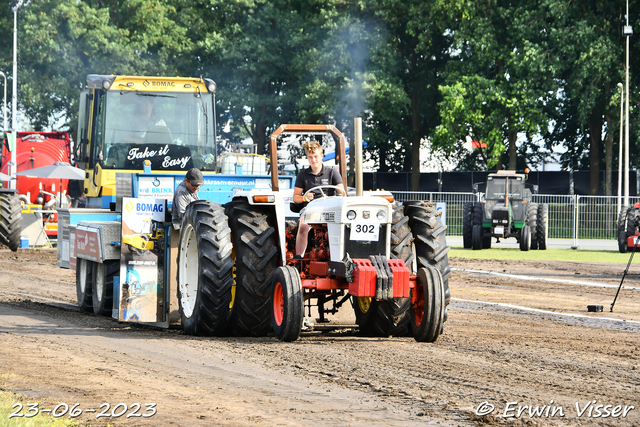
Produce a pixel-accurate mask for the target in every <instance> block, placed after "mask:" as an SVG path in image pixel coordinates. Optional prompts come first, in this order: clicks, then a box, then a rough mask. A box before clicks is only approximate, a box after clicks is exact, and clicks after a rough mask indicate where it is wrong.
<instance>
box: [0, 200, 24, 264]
mask: <svg viewBox="0 0 640 427" xmlns="http://www.w3.org/2000/svg"><path fill="white" fill-rule="evenodd" d="M21 233H22V206H21V205H20V199H19V198H18V195H17V194H13V193H0V243H2V244H3V245H5V246H8V247H9V249H11V250H12V251H13V252H16V251H17V250H18V248H19V247H20V234H21Z"/></svg>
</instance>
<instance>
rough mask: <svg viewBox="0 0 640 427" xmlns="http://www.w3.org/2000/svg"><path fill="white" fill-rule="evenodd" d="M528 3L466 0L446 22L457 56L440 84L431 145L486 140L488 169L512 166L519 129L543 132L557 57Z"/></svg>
mask: <svg viewBox="0 0 640 427" xmlns="http://www.w3.org/2000/svg"><path fill="white" fill-rule="evenodd" d="M534 3H536V2H519V3H518V4H517V5H512V4H510V2H502V1H495V0H492V1H489V2H486V1H483V2H475V1H472V2H469V3H468V5H467V7H466V8H465V9H463V10H462V13H461V14H460V19H459V20H458V21H457V22H456V25H455V26H454V27H453V28H452V31H453V33H454V34H455V36H454V37H455V43H454V46H453V47H452V49H451V55H452V57H453V58H455V59H456V61H455V62H453V61H452V62H450V63H449V68H448V69H447V77H446V82H447V83H446V84H445V85H443V86H442V87H441V88H440V90H441V92H442V94H443V101H442V102H441V103H440V115H441V118H442V124H441V125H440V126H439V127H438V130H437V132H436V144H437V145H438V146H440V147H442V148H443V149H445V150H448V151H450V152H451V151H455V150H460V149H461V146H462V144H463V141H464V140H465V139H466V137H468V136H470V137H471V138H472V139H473V140H477V141H481V142H484V143H486V144H487V149H486V150H485V151H484V152H482V155H483V156H484V158H486V168H488V169H493V168H495V169H502V168H503V164H504V163H506V165H507V168H508V169H512V170H515V169H516V168H517V157H518V148H517V142H518V135H519V134H520V135H523V134H526V133H529V134H531V133H537V132H545V131H546V128H547V127H548V124H549V114H548V111H549V110H550V107H552V106H553V105H554V100H553V94H554V93H555V91H556V90H557V88H558V86H557V82H556V81H555V80H554V76H555V74H556V71H555V70H556V68H557V59H556V58H554V57H553V56H551V55H550V54H549V49H548V34H549V28H548V24H547V22H546V20H545V16H544V14H543V13H542V12H541V11H540V9H539V8H537V7H535V6H536V5H535V4H534ZM523 143H525V144H526V140H525V141H524V142H523ZM521 151H522V152H525V151H526V150H521ZM505 152H506V153H508V156H507V159H506V161H505V159H504V157H503V155H504V154H505Z"/></svg>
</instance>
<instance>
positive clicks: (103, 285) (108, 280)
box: [91, 259, 120, 317]
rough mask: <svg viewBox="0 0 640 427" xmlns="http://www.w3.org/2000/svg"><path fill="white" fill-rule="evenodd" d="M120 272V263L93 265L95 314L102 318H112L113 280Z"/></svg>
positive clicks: (92, 291) (107, 262)
mask: <svg viewBox="0 0 640 427" xmlns="http://www.w3.org/2000/svg"><path fill="white" fill-rule="evenodd" d="M119 271H120V261H118V260H114V259H112V260H108V261H105V262H104V263H99V262H94V263H93V273H92V275H93V282H92V287H91V293H92V295H93V312H94V314H98V315H101V316H108V317H111V314H112V310H113V278H114V277H115V276H117V275H118V273H119Z"/></svg>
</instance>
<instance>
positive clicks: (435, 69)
mask: <svg viewBox="0 0 640 427" xmlns="http://www.w3.org/2000/svg"><path fill="white" fill-rule="evenodd" d="M452 9H454V7H453V6H451V5H449V3H448V2H440V1H435V0H430V1H420V0H415V1H414V0H411V1H405V0H378V1H377V2H376V4H375V15H376V16H377V17H378V18H379V19H380V21H381V23H383V24H384V27H382V28H383V29H384V31H385V33H384V37H385V43H384V44H383V45H382V46H380V47H379V48H378V50H377V52H376V53H375V59H374V63H375V67H376V68H375V73H376V76H377V82H376V83H375V87H378V88H380V89H381V91H380V92H378V93H377V97H376V99H374V100H373V105H374V106H376V107H377V108H376V109H374V110H372V116H371V117H370V118H369V123H370V126H375V125H379V126H380V127H381V128H382V129H385V130H386V129H388V130H387V131H386V132H385V134H386V136H387V142H386V143H384V141H383V135H380V133H379V132H378V133H377V134H376V133H374V136H375V137H376V145H377V146H378V148H379V149H380V158H381V159H382V158H385V159H386V158H387V153H389V152H393V151H397V147H396V146H397V145H399V146H400V150H401V152H403V154H404V162H403V169H404V170H411V172H412V173H411V189H412V190H413V191H418V190H419V187H420V146H421V141H422V140H423V139H425V138H430V137H432V136H433V132H434V130H435V128H436V126H437V125H438V123H439V121H440V115H439V111H438V102H439V101H440V99H441V95H440V93H439V91H438V86H439V85H440V84H441V83H442V81H443V80H442V79H443V75H442V71H443V70H444V69H445V64H446V62H447V60H448V55H447V51H448V49H449V47H450V43H451V40H450V39H451V37H450V33H449V32H448V31H447V28H448V22H449V17H450V15H449V12H450V11H451V10H452ZM374 93H375V91H374ZM387 101H390V102H391V104H389V105H388V106H387V105H386V104H385V102H387ZM389 107H392V108H389ZM394 107H397V108H394ZM381 161H382V160H381ZM385 167H386V165H385Z"/></svg>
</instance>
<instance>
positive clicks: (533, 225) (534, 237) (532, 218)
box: [526, 203, 539, 250]
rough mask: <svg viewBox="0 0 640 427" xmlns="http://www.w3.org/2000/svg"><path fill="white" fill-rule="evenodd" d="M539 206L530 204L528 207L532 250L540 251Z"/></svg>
mask: <svg viewBox="0 0 640 427" xmlns="http://www.w3.org/2000/svg"><path fill="white" fill-rule="evenodd" d="M538 221H539V218H538V204H537V203H529V204H528V206H527V222H526V224H527V225H528V226H529V230H531V246H530V249H533V250H535V249H538V246H539V245H538Z"/></svg>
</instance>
